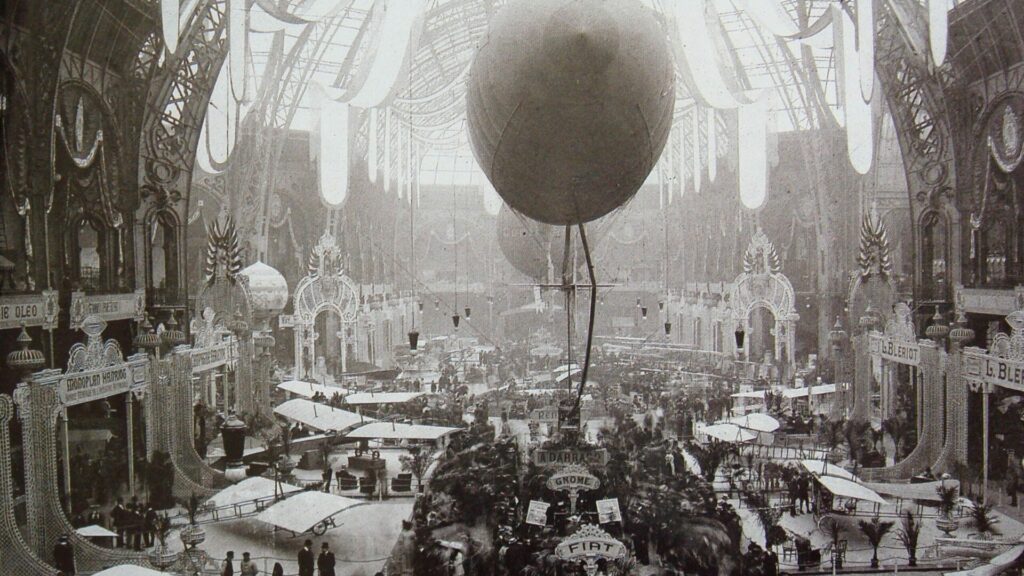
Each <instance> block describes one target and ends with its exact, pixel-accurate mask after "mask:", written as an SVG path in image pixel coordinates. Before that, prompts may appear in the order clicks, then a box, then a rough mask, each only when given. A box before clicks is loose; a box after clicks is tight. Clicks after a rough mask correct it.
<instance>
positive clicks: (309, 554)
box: [299, 540, 316, 576]
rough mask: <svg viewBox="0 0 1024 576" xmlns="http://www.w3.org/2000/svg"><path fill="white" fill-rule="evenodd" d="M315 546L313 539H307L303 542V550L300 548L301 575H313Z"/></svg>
mask: <svg viewBox="0 0 1024 576" xmlns="http://www.w3.org/2000/svg"><path fill="white" fill-rule="evenodd" d="M312 547H313V541H312V540H306V541H305V542H303V543H302V550H299V576H313V569H314V567H315V565H316V564H315V560H314V558H313V551H312V550H311V548H312Z"/></svg>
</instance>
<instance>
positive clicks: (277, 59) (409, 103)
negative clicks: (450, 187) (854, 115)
mask: <svg viewBox="0 0 1024 576" xmlns="http://www.w3.org/2000/svg"><path fill="white" fill-rule="evenodd" d="M674 1H675V0H645V3H646V4H647V5H648V6H650V7H651V8H653V9H654V10H655V12H656V13H657V14H658V16H659V18H660V19H661V21H662V23H663V24H664V25H665V26H666V29H667V28H668V26H670V25H671V22H672V21H673V18H674V16H673V15H672V11H673V10H674V9H675V4H674ZM707 1H708V2H709V9H711V10H713V11H714V12H717V14H718V21H719V24H720V27H719V31H718V34H719V36H718V37H717V42H716V46H718V47H719V48H720V49H721V47H723V46H724V47H726V48H725V49H726V50H727V51H729V54H725V55H723V56H724V57H723V58H722V61H724V62H727V63H728V65H729V66H731V68H732V69H731V71H730V72H731V73H732V74H733V75H734V76H735V80H736V82H737V83H738V84H739V85H740V86H741V88H743V89H746V90H765V91H767V93H768V94H769V102H770V104H769V106H770V123H769V131H772V132H785V131H791V130H806V129H812V128H816V127H818V126H819V125H820V124H821V122H822V119H823V118H825V119H827V122H829V123H830V124H831V123H832V122H833V120H832V118H829V116H832V117H833V118H838V117H839V114H838V110H839V109H838V103H837V102H838V97H837V87H836V78H835V76H836V75H835V68H834V58H833V55H832V46H831V44H832V34H831V32H830V31H829V30H825V31H822V32H821V33H819V34H817V35H816V36H814V37H812V38H810V39H808V40H803V41H800V40H785V39H781V38H777V37H776V36H775V35H773V34H772V33H771V32H769V31H767V30H765V29H764V28H763V27H762V26H761V25H759V24H758V23H756V22H754V21H753V20H752V19H751V17H750V16H748V14H747V13H746V12H744V11H743V10H742V9H741V6H742V4H743V2H741V1H740V0H707ZM748 1H750V0H748ZM752 1H757V2H760V1H762V0H752ZM835 1H836V0H780V4H781V6H782V8H784V10H785V12H786V13H787V14H788V15H789V17H790V18H791V19H792V21H793V22H794V23H796V24H797V25H798V26H801V27H806V26H807V23H808V22H813V21H815V20H816V19H817V18H818V17H820V16H821V15H822V14H823V13H824V12H825V11H826V10H827V9H828V7H829V6H830V5H831V4H832V3H834V2H835ZM918 1H921V2H924V1H925V0H918ZM949 3H950V6H951V7H952V6H954V5H955V4H956V3H957V0H949ZM384 4H385V2H384V0H376V1H375V0H292V2H291V3H290V4H288V3H282V2H277V1H274V2H272V1H271V0H257V1H256V2H255V3H254V4H253V5H252V7H251V10H250V14H249V20H248V29H249V34H248V62H247V84H246V90H245V92H244V94H243V95H242V97H241V98H240V97H239V95H238V94H237V93H233V92H232V91H230V90H229V89H227V88H225V87H224V84H228V83H226V82H221V83H220V84H221V86H219V88H220V90H219V91H218V90H215V93H214V97H213V98H212V99H211V108H212V109H214V110H216V112H214V114H218V113H219V114H224V113H225V110H227V109H229V108H231V107H232V106H234V107H235V108H236V112H235V114H234V118H236V121H237V118H239V117H242V116H244V114H246V113H247V111H248V110H249V109H250V108H251V107H252V106H253V104H254V103H255V102H256V101H257V100H258V99H259V98H263V97H266V94H268V93H270V91H268V90H267V86H266V85H265V84H270V83H277V84H278V85H279V84H280V83H282V82H283V83H300V84H303V86H301V87H299V88H300V89H299V90H296V91H294V93H295V94H298V95H299V96H300V98H299V99H297V100H295V101H292V102H284V101H281V102H279V103H278V106H291V107H293V108H294V116H293V117H292V120H291V122H290V126H287V127H290V128H292V129H297V130H312V129H313V128H314V126H313V123H314V121H315V118H316V116H315V112H314V109H315V105H316V102H315V101H314V100H315V98H316V94H317V92H318V90H315V89H314V90H311V89H309V86H310V85H313V84H317V85H320V86H324V87H328V88H329V89H337V90H343V89H344V88H345V87H346V86H348V85H349V83H351V82H354V78H356V77H357V76H358V75H359V74H360V70H359V64H360V63H361V62H362V61H363V60H364V56H365V53H366V52H367V51H368V49H367V48H366V47H365V45H366V44H368V43H369V42H365V41H361V40H362V39H363V35H364V34H367V32H366V31H367V30H368V29H371V28H373V27H375V26H378V25H379V21H380V18H381V16H380V14H379V12H380V11H381V10H382V9H381V6H382V5H384ZM503 4H504V0H496V1H485V0H428V1H427V2H426V8H425V12H424V15H423V26H422V32H421V34H420V36H419V38H418V43H417V44H416V46H415V52H414V55H413V59H412V64H411V65H410V66H407V67H406V68H405V69H404V70H403V76H402V77H399V78H398V79H397V81H396V86H397V87H398V88H397V92H396V93H393V94H394V95H393V98H392V100H391V102H390V105H389V107H390V110H391V119H392V121H391V122H390V129H391V131H392V138H396V137H397V134H398V131H399V130H402V129H407V130H409V133H410V134H411V135H412V138H413V139H414V141H415V142H416V149H417V150H418V153H417V156H418V157H419V158H420V160H421V166H420V181H421V183H426V184H449V183H452V184H476V183H481V182H482V181H483V175H482V174H481V173H480V171H479V169H478V168H477V167H476V163H475V161H474V160H473V155H472V153H471V152H470V150H469V146H468V141H467V138H466V135H465V125H464V124H465V120H464V119H465V110H464V90H465V78H466V74H467V72H468V67H469V64H470V62H471V60H472V57H473V55H474V52H475V49H476V46H477V45H478V44H479V42H480V41H481V40H482V38H483V37H484V34H485V32H486V27H487V22H488V21H489V18H490V15H491V14H493V13H494V12H495V11H496V10H498V9H499V8H500V7H501V5H503ZM409 5H410V6H411V5H412V3H411V2H410V3H409ZM404 6H405V5H403V8H404ZM317 12H319V13H326V14H329V15H328V16H327V17H323V18H320V19H319V21H312V22H308V23H305V22H303V21H302V20H301V19H299V18H295V17H294V16H296V15H308V14H311V13H317ZM713 28H714V27H713V26H712V27H709V29H712V32H713ZM385 40H387V39H383V40H381V42H383V41H385ZM282 63H286V64H284V65H282ZM285 66H290V67H292V68H298V69H300V70H299V71H296V70H294V69H293V70H291V72H290V73H287V71H286V70H284V69H283V68H284V67H285ZM228 68H229V66H227V65H225V66H224V68H223V70H222V76H223V75H226V74H228ZM676 94H677V98H678V105H677V114H676V115H677V122H676V124H677V125H679V126H680V128H679V130H682V125H685V124H687V122H678V120H679V119H680V118H681V117H683V116H684V115H686V114H688V113H690V114H692V113H695V112H696V108H697V107H696V106H695V104H696V102H695V99H694V97H693V94H691V92H690V90H689V88H688V87H687V85H686V83H685V82H683V80H682V77H681V76H680V77H679V78H678V81H677V89H676ZM282 100H285V98H282ZM232 101H234V103H233V102H232ZM823 106H827V107H828V109H829V110H830V111H831V112H832V114H831V115H829V114H825V113H824V110H823V109H822V108H823ZM231 116H232V115H231V114H230V113H228V117H229V118H230V117H231ZM226 124H231V122H221V123H216V122H211V127H209V142H210V149H211V150H214V151H217V150H219V151H221V153H211V155H212V156H216V157H221V158H223V157H224V156H226V153H227V151H228V149H229V148H230V143H229V142H228V141H229V140H230V139H231V138H232V137H233V136H232V133H233V130H232V129H231V127H230V126H226ZM221 125H225V126H224V127H221ZM212 126H216V128H214V127H212ZM675 130H676V129H675V128H674V131H675ZM678 139H679V137H678V136H677V137H675V138H673V140H672V142H675V141H677V140H678ZM719 140H720V141H725V140H726V135H725V134H724V132H723V133H722V134H720V135H719ZM724 146H727V143H726V144H722V145H720V148H721V147H724ZM666 149H667V150H673V147H672V146H667V147H666ZM393 156H394V155H393ZM397 161H398V160H397V159H395V158H392V162H397ZM705 161H706V159H705ZM687 164H688V163H687ZM657 172H658V171H655V176H654V177H655V178H656V177H657V174H656V173H657Z"/></svg>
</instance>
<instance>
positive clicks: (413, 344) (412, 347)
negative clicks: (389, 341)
mask: <svg viewBox="0 0 1024 576" xmlns="http://www.w3.org/2000/svg"><path fill="white" fill-rule="evenodd" d="M419 342H420V333H419V331H417V330H412V331H410V332H409V351H410V352H416V351H417V350H419Z"/></svg>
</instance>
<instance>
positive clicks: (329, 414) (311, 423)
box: [274, 398, 375, 432]
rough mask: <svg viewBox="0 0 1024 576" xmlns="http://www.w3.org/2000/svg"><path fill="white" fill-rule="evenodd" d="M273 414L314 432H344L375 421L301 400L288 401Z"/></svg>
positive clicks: (353, 413) (325, 405)
mask: <svg viewBox="0 0 1024 576" xmlns="http://www.w3.org/2000/svg"><path fill="white" fill-rule="evenodd" d="M274 414H277V415H279V416H283V417H285V418H287V419H289V420H293V421H295V422H301V423H303V424H304V425H306V426H308V427H310V428H312V429H314V430H323V431H325V432H346V431H348V430H350V429H352V428H354V427H356V426H359V425H360V424H366V423H368V422H374V421H375V420H374V419H373V418H367V417H365V416H361V415H359V414H356V413H355V412H349V411H348V410H342V409H341V408H332V407H331V406H328V405H327V404H320V403H318V402H312V401H310V400H303V399H302V398H296V399H294V400H289V401H287V402H285V403H283V404H281V405H279V406H278V407H277V408H274Z"/></svg>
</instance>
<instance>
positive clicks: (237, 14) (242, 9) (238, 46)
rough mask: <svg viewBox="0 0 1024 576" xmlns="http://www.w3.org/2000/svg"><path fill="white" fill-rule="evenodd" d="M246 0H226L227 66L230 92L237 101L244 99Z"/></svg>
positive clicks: (246, 34) (246, 39) (247, 33)
mask: <svg viewBox="0 0 1024 576" xmlns="http://www.w3.org/2000/svg"><path fill="white" fill-rule="evenodd" d="M245 4H246V0H228V68H229V70H230V71H231V93H232V96H233V97H234V99H235V100H236V101H238V102H241V101H242V100H245V87H246V86H245V55H246V52H247V51H248V50H247V45H248V41H249V39H248V35H249V31H248V27H247V26H246V22H245V21H246V19H247V18H248V12H249V11H248V10H247V8H246V5H245Z"/></svg>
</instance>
